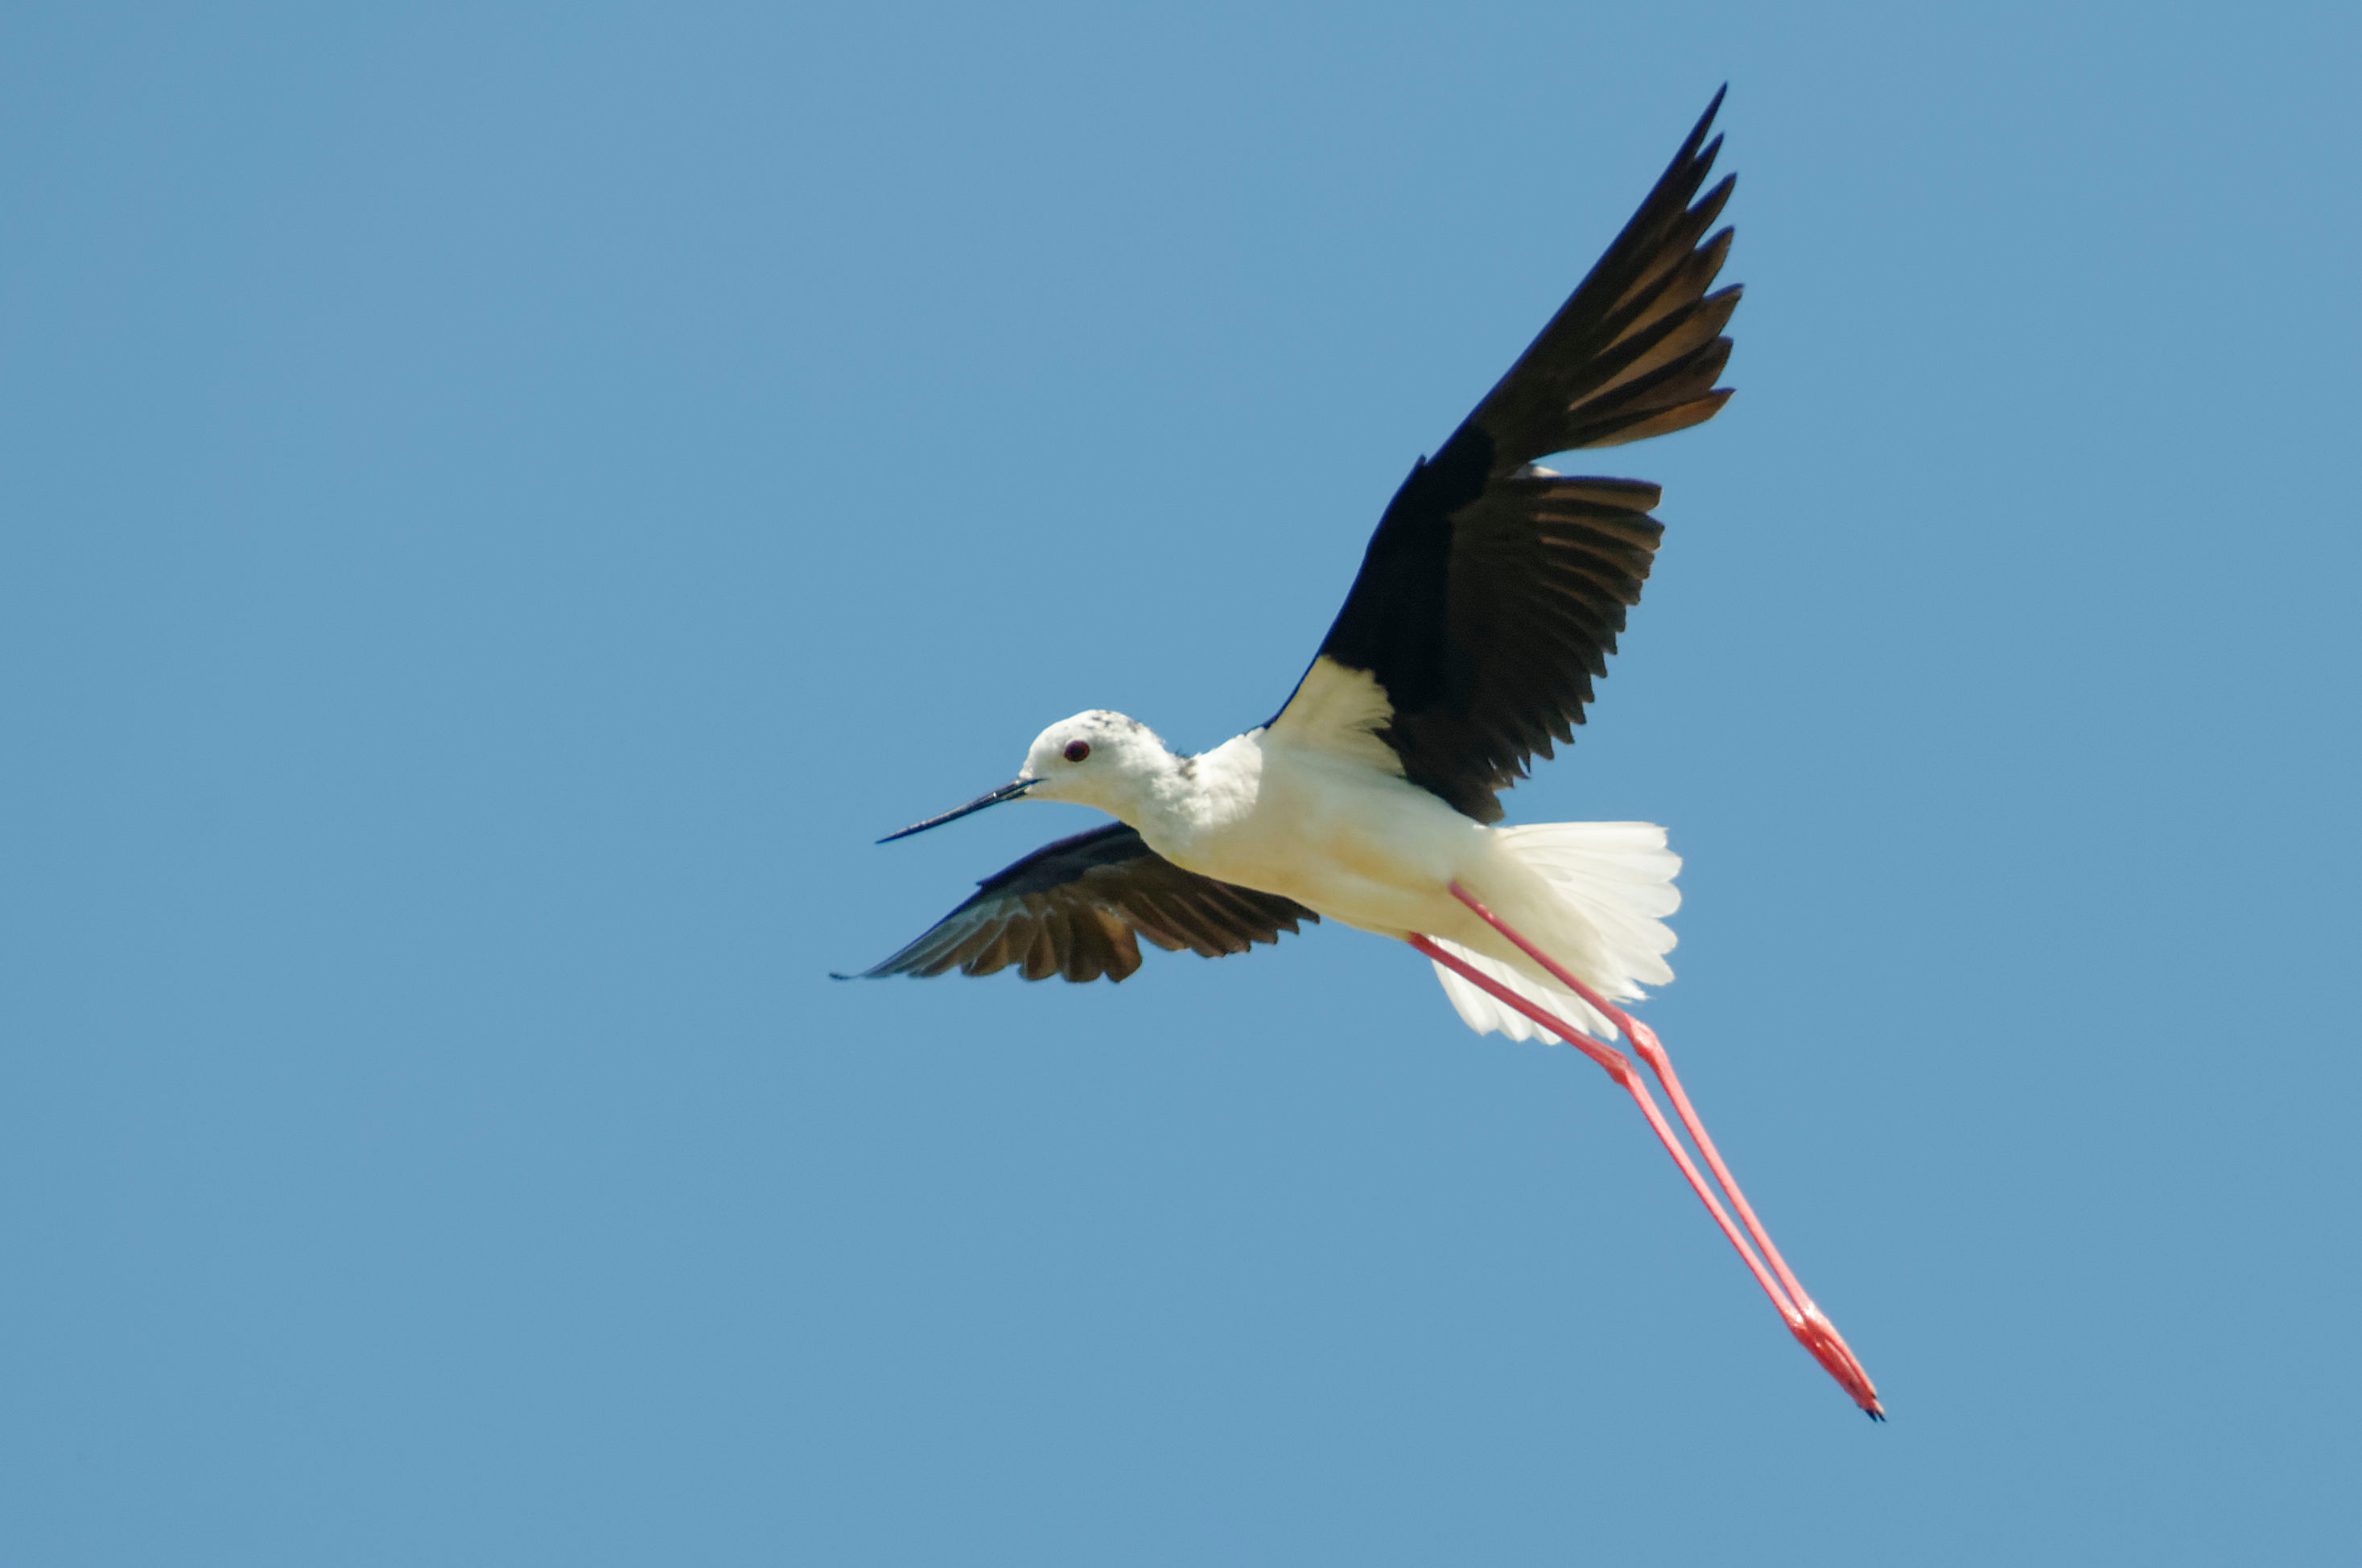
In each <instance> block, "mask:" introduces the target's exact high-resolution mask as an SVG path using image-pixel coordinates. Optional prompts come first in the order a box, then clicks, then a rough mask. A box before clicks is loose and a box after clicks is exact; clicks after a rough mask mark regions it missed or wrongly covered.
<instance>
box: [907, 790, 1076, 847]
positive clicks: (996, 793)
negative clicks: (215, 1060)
mask: <svg viewBox="0 0 2362 1568" xmlns="http://www.w3.org/2000/svg"><path fill="white" fill-rule="evenodd" d="M1041 782H1042V781H1041V780H1039V779H1011V780H1010V781H1009V782H1008V783H1007V784H1002V785H1001V786H1000V787H999V789H995V790H987V791H986V792H985V793H984V794H982V795H977V797H976V798H975V799H974V800H971V801H969V802H968V803H967V804H966V806H954V807H952V808H951V809H950V810H949V811H946V812H944V814H943V815H942V816H941V817H928V818H927V819H926V820H925V821H924V822H913V823H911V825H910V826H909V827H908V828H903V829H902V830H901V831H900V833H889V834H887V835H886V837H884V838H883V839H878V840H877V841H878V842H879V843H881V844H890V843H892V842H893V841H894V840H895V839H907V838H909V837H910V836H911V834H913V833H923V832H925V831H926V830H927V829H928V828H940V827H942V826H943V825H944V823H946V822H952V821H956V820H957V819H958V818H960V817H966V815H967V814H968V813H969V812H971V811H982V810H983V809H984V808H985V807H986V806H999V804H1000V803H1001V802H1002V801H1004V800H1015V799H1016V798H1017V797H1018V796H1019V795H1023V794H1024V793H1025V792H1026V791H1027V790H1029V789H1032V787H1033V786H1034V785H1035V784H1039V783H1041Z"/></svg>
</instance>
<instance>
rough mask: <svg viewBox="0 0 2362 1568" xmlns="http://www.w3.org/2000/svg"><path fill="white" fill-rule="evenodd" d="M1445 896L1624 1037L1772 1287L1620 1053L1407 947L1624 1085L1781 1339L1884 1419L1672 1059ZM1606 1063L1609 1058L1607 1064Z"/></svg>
mask: <svg viewBox="0 0 2362 1568" xmlns="http://www.w3.org/2000/svg"><path fill="white" fill-rule="evenodd" d="M1451 893H1452V896H1454V897H1456V898H1458V899H1459V900H1460V901H1461V902H1462V904H1465V905H1468V907H1469V908H1470V909H1472V910H1473V911H1474V912H1475V913H1476V915H1477V916H1479V917H1481V918H1482V919H1483V920H1484V921H1485V923H1486V924H1487V925H1489V926H1491V927H1493V928H1494V929H1495V930H1496V931H1498V932H1500V933H1501V935H1503V936H1504V937H1507V938H1508V939H1509V940H1510V941H1511V942H1513V943H1515V944H1516V945H1517V946H1518V949H1519V950H1520V951H1522V952H1523V953H1525V954H1526V956H1527V957H1529V958H1530V959H1533V960H1534V961H1535V962H1536V963H1538V964H1540V965H1541V966H1542V968H1543V969H1544V970H1546V971H1548V972H1549V973H1550V974H1551V976H1552V977H1553V978H1554V979H1556V980H1557V981H1559V982H1560V983H1561V984H1562V985H1564V986H1565V987H1566V988H1567V989H1568V990H1570V991H1572V992H1574V993H1575V994H1576V995H1577V996H1580V997H1582V998H1583V999H1584V1001H1585V1002H1587V1003H1590V1004H1591V1005H1592V1006H1594V1007H1595V1008H1597V1009H1598V1010H1599V1012H1600V1013H1601V1014H1603V1015H1605V1016H1606V1018H1607V1019H1608V1020H1609V1021H1610V1022H1612V1023H1613V1024H1615V1025H1616V1026H1617V1028H1619V1029H1621V1030H1623V1031H1624V1034H1625V1036H1626V1037H1627V1038H1628V1039H1629V1040H1630V1041H1631V1042H1632V1047H1633V1049H1635V1050H1636V1051H1638V1052H1639V1054H1640V1058H1641V1059H1642V1060H1644V1061H1646V1062H1647V1063H1648V1064H1649V1069H1650V1071H1651V1072H1653V1073H1655V1074H1656V1076H1657V1080H1658V1081H1659V1082H1661V1083H1662V1084H1663V1085H1664V1087H1665V1093H1666V1096H1667V1097H1668V1098H1669V1099H1671V1100H1672V1102H1673V1112H1674V1114H1676V1115H1677V1116H1679V1117H1680V1118H1681V1122H1682V1125H1683V1127H1684V1128H1686V1129H1687V1130H1688V1132H1689V1135H1690V1136H1691V1138H1692V1139H1693V1140H1694V1142H1695V1143H1696V1144H1697V1146H1698V1152H1699V1153H1701V1154H1703V1155H1704V1156H1705V1162H1706V1165H1707V1167H1708V1168H1710V1169H1711V1170H1713V1172H1714V1175H1715V1179H1716V1180H1717V1181H1719V1182H1720V1183H1721V1184H1722V1188H1723V1190H1724V1191H1726V1192H1727V1193H1728V1194H1729V1195H1730V1203H1731V1207H1732V1208H1734V1209H1736V1210H1737V1211H1738V1216H1739V1219H1740V1221H1741V1223H1744V1224H1745V1226H1746V1228H1747V1234H1748V1235H1749V1237H1751V1238H1753V1240H1754V1242H1755V1245H1756V1246H1759V1247H1760V1248H1761V1249H1762V1254H1763V1256H1764V1257H1765V1258H1768V1259H1769V1260H1770V1261H1771V1270H1772V1272H1773V1273H1775V1274H1776V1275H1777V1276H1778V1277H1779V1284H1778V1286H1777V1287H1775V1286H1774V1285H1773V1284H1772V1282H1771V1278H1769V1277H1767V1276H1766V1275H1765V1272H1764V1268H1763V1265H1762V1263H1761V1262H1759V1261H1758V1259H1757V1257H1756V1255H1755V1252H1754V1250H1753V1249H1752V1248H1750V1247H1749V1246H1748V1245H1746V1243H1745V1242H1743V1241H1741V1240H1740V1238H1739V1236H1738V1233H1737V1231H1735V1230H1734V1229H1733V1228H1732V1226H1731V1223H1730V1220H1729V1216H1728V1215H1727V1214H1726V1213H1725V1212H1723V1208H1722V1205H1721V1204H1720V1203H1719V1202H1717V1201H1716V1200H1715V1197H1714V1195H1713V1193H1712V1191H1711V1190H1709V1189H1708V1188H1707V1187H1706V1185H1705V1181H1704V1180H1703V1179H1701V1178H1700V1177H1699V1175H1698V1173H1697V1168H1696V1167H1695V1166H1694V1164H1692V1163H1691V1161H1690V1158H1689V1155H1688V1153H1687V1151H1685V1150H1684V1149H1683V1148H1682V1147H1681V1146H1680V1144H1679V1142H1678V1141H1677V1140H1676V1139H1675V1138H1674V1137H1673V1135H1672V1129H1671V1128H1669V1127H1667V1126H1666V1125H1665V1124H1664V1117H1663V1115H1662V1113H1661V1112H1659V1111H1658V1109H1657V1107H1656V1102H1654V1100H1652V1099H1650V1097H1649V1094H1648V1086H1647V1085H1646V1084H1644V1083H1642V1082H1641V1081H1640V1080H1639V1077H1638V1076H1637V1075H1635V1074H1633V1073H1632V1070H1631V1064H1630V1063H1629V1062H1628V1061H1627V1060H1626V1059H1625V1058H1624V1057H1623V1055H1622V1053H1620V1052H1617V1051H1614V1050H1610V1049H1609V1048H1608V1047H1606V1046H1602V1045H1599V1044H1598V1043H1597V1042H1595V1041H1593V1040H1590V1039H1588V1038H1587V1037H1586V1036H1584V1035H1583V1034H1582V1033H1581V1032H1580V1031H1578V1030H1575V1029H1573V1027H1572V1026H1571V1025H1567V1024H1565V1023H1563V1022H1562V1021H1560V1020H1558V1019H1555V1018H1552V1017H1551V1016H1550V1014H1547V1013H1544V1012H1543V1011H1542V1010H1541V1009H1540V1008H1538V1007H1535V1006H1533V1005H1532V1004H1530V1003H1527V1002H1526V1001H1525V999H1524V998H1522V997H1519V996H1518V995H1517V994H1516V993H1515V992H1510V991H1508V989H1507V987H1505V986H1501V985H1498V984H1496V983H1495V982H1493V981H1490V980H1489V979H1488V978H1487V977H1485V976H1484V975H1481V974H1478V973H1476V972H1475V971H1474V970H1472V969H1470V968H1469V967H1468V966H1467V965H1465V964H1462V963H1459V962H1457V961H1455V960H1453V959H1452V958H1451V955H1450V954H1448V953H1445V952H1443V951H1442V950H1441V949H1440V948H1436V947H1435V946H1434V945H1433V944H1432V943H1430V942H1429V941H1427V940H1426V939H1425V938H1416V937H1415V938H1412V946H1414V947H1416V948H1418V949H1419V950H1420V951H1421V952H1423V953H1426V954H1427V956H1428V957H1429V958H1431V959H1435V960H1436V961H1437V962H1439V963H1443V964H1446V965H1448V966H1449V967H1450V968H1451V970H1452V971H1453V972H1454V973H1457V974H1459V975H1461V976H1462V977H1463V978H1465V979H1466V980H1468V981H1470V982H1471V983H1472V984H1474V985H1478V986H1481V987H1483V988H1484V990H1485V991H1486V992H1489V993H1490V994H1492V995H1494V996H1496V997H1498V998H1499V999H1500V1000H1502V1001H1503V1002H1505V1003H1508V1004H1509V1005H1510V1006H1513V1007H1515V1008H1517V1009H1518V1012H1520V1013H1523V1014H1526V1016H1528V1017H1529V1018H1532V1019H1534V1021H1535V1022H1537V1023H1539V1024H1541V1025H1543V1026H1544V1027H1545V1028H1548V1029H1549V1030H1550V1031H1551V1033H1552V1034H1555V1035H1558V1036H1561V1037H1562V1038H1563V1039H1566V1040H1567V1041H1569V1042H1570V1043H1572V1044H1573V1045H1575V1046H1576V1047H1577V1048H1578V1049H1580V1050H1582V1051H1583V1052H1584V1054H1585V1055H1586V1056H1589V1057H1590V1058H1592V1059H1593V1060H1594V1061H1595V1062H1598V1063H1599V1065H1600V1066H1601V1067H1603V1068H1605V1069H1606V1070H1607V1073H1608V1076H1610V1077H1611V1078H1614V1079H1615V1080H1617V1082H1618V1083H1621V1084H1623V1085H1624V1087H1625V1088H1626V1090H1627V1091H1629V1092H1630V1093H1631V1094H1632V1096H1633V1098H1634V1100H1635V1101H1636V1102H1638V1103H1639V1105H1640V1108H1641V1112H1642V1113H1643V1114H1644V1115H1646V1116H1647V1117H1648V1118H1649V1124H1650V1127H1651V1128H1653V1129H1654V1130H1655V1131H1656V1134H1657V1136H1658V1139H1659V1140H1660V1141H1661V1142H1662V1143H1663V1144H1664V1146H1665V1147H1666V1148H1667V1149H1668V1150H1669V1151H1670V1152H1671V1153H1672V1156H1673V1158H1674V1160H1675V1162H1676V1163H1677V1164H1679V1165H1680V1166H1681V1168H1682V1174H1683V1176H1684V1177H1686V1178H1687V1179H1689V1183H1690V1186H1691V1187H1692V1189H1693V1190H1695V1191H1696V1193H1697V1195H1698V1197H1699V1199H1700V1200H1701V1201H1704V1202H1705V1206H1706V1208H1707V1210H1708V1211H1709V1212H1712V1213H1713V1215H1714V1218H1715V1223H1716V1224H1718V1225H1720V1226H1721V1227H1722V1232H1723V1234H1724V1235H1725V1236H1727V1237H1728V1238H1729V1240H1730V1244H1731V1245H1732V1246H1733V1247H1735V1248H1737V1249H1738V1255H1739V1256H1740V1257H1741V1258H1742V1259H1744V1260H1745V1262H1746V1264H1747V1266H1748V1270H1749V1273H1751V1274H1753V1275H1754V1276H1755V1279H1756V1283H1757V1284H1759V1285H1760V1286H1761V1287H1762V1288H1763V1292H1764V1294H1765V1295H1767V1296H1769V1297H1771V1303H1772V1305H1773V1306H1775V1307H1777V1308H1778V1309H1779V1310H1780V1316H1781V1319H1782V1321H1784V1322H1785V1323H1786V1324H1787V1325H1788V1332H1790V1333H1792V1334H1794V1336H1795V1337H1796V1341H1797V1343H1800V1344H1802V1345H1803V1346H1804V1347H1805V1350H1806V1351H1808V1352H1810V1353H1811V1354H1812V1356H1813V1359H1814V1360H1816V1361H1817V1362H1819V1363H1820V1364H1821V1365H1822V1367H1823V1369H1824V1370H1826V1371H1827V1373H1828V1374H1829V1376H1832V1377H1834V1378H1836V1379H1837V1380H1838V1385H1839V1386H1840V1387H1843V1388H1844V1389H1845V1390H1846V1392H1847V1393H1848V1394H1849V1395H1850V1396H1851V1397H1852V1398H1853V1401H1854V1403H1856V1404H1857V1405H1860V1407H1861V1409H1863V1410H1864V1411H1866V1412H1867V1413H1868V1414H1869V1415H1870V1416H1871V1419H1872V1420H1885V1411H1884V1409H1882V1407H1881V1406H1880V1404H1879V1402H1878V1389H1877V1387H1876V1386H1875V1385H1873V1384H1872V1383H1871V1380H1870V1374H1869V1373H1868V1372H1866V1371H1865V1370H1863V1368H1862V1365H1861V1363H1860V1360H1859V1359H1858V1358H1857V1357H1856V1356H1855V1355H1854V1354H1853V1351H1852V1349H1851V1347H1849V1345H1847V1343H1846V1342H1845V1339H1844V1337H1843V1336H1842V1335H1840V1334H1839V1333H1838V1331H1837V1326H1836V1325H1835V1324H1833V1323H1831V1322H1830V1321H1829V1320H1828V1319H1827V1316H1826V1315H1824V1314H1823V1313H1822V1311H1821V1310H1820V1309H1819V1308H1818V1307H1816V1306H1815V1305H1814V1304H1813V1299H1812V1298H1811V1297H1810V1296H1807V1295H1806V1294H1805V1288H1804V1287H1803V1286H1802V1285H1801V1284H1799V1283H1798V1282H1797V1279H1796V1276H1795V1273H1794V1271H1793V1270H1792V1269H1790V1268H1789V1266H1788V1264H1787V1260H1786V1259H1785V1258H1783V1257H1782V1256H1781V1255H1780V1249H1779V1248H1778V1247H1776V1246H1774V1245H1772V1243H1771V1235H1770V1234H1769V1233H1768V1232H1766V1231H1765V1230H1764V1228H1763V1224H1762V1222H1761V1221H1760V1220H1758V1219H1757V1218H1756V1217H1755V1211H1754V1209H1753V1208H1752V1207H1751V1206H1750V1205H1749V1203H1748V1201H1747V1196H1746V1194H1745V1193H1743V1192H1741V1191H1740V1190H1739V1188H1738V1182H1737V1181H1736V1180H1734V1179H1732V1177H1731V1174H1730V1168H1729V1167H1728V1166H1727V1165H1726V1164H1724V1163H1723V1158H1722V1155H1721V1152H1720V1151H1719V1150H1717V1149H1716V1147H1715V1146H1714V1140H1713V1139H1712V1138H1711V1137H1709V1136H1708V1135H1706V1130H1705V1124H1704V1123H1703V1122H1701V1121H1699V1120H1698V1116H1697V1113H1696V1111H1695V1110H1694V1108H1693V1107H1692V1106H1691V1104H1690V1099H1689V1096H1688V1094H1686V1093H1685V1092H1683V1089H1682V1083H1681V1080H1680V1079H1679V1078H1678V1077H1677V1076H1675V1074H1674V1072H1673V1064H1672V1058H1670V1057H1668V1056H1667V1055H1666V1053H1665V1048H1664V1047H1663V1046H1662V1045H1661V1043H1660V1042H1659V1041H1658V1039H1657V1036H1656V1035H1655V1033H1654V1032H1653V1031H1651V1030H1650V1028H1649V1027H1648V1025H1645V1024H1642V1023H1640V1022H1639V1020H1638V1019H1635V1018H1634V1017H1632V1015H1631V1014H1628V1013H1626V1012H1625V1011H1624V1010H1623V1009H1622V1008H1620V1007H1617V1005H1616V1004H1615V1003H1611V1002H1609V1001H1608V1000H1607V999H1606V997H1604V996H1602V995H1600V994H1599V992H1597V991H1595V990H1594V989H1593V988H1592V987H1590V986H1588V985H1585V984H1584V982H1583V981H1579V980H1577V979H1575V978H1574V976H1573V975H1572V974H1569V973H1568V972H1567V971H1566V970H1564V969H1563V968H1562V967H1561V966H1560V965H1559V964H1558V963H1556V962H1555V961H1553V960H1552V959H1551V958H1550V956H1549V955H1548V954H1546V953H1544V952H1542V951H1541V950H1540V948H1536V947H1535V946H1534V945H1533V944H1532V943H1531V942H1529V941H1528V940H1527V939H1526V938H1524V937H1523V936H1522V935H1520V934H1519V933H1518V931H1517V929H1516V928H1515V927H1511V926H1509V925H1508V924H1507V922H1505V921H1504V920H1502V919H1501V918H1500V917H1499V916H1496V915H1495V914H1494V913H1493V912H1492V911H1491V910H1489V909H1487V908H1485V905H1483V904H1481V903H1479V902H1478V901H1477V900H1476V899H1475V898H1474V897H1473V896H1472V895H1471V894H1469V892H1468V891H1467V890H1466V889H1465V888H1463V887H1462V886H1461V885H1460V884H1459V883H1453V884H1452V886H1451ZM1610 1058H1613V1059H1612V1061H1611V1060H1610Z"/></svg>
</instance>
